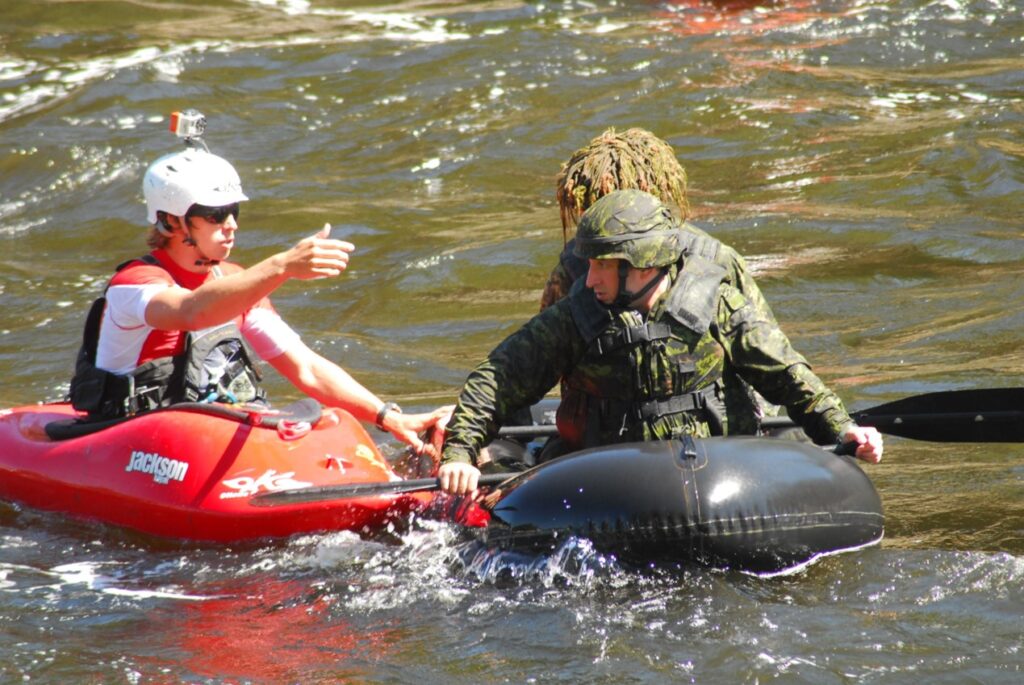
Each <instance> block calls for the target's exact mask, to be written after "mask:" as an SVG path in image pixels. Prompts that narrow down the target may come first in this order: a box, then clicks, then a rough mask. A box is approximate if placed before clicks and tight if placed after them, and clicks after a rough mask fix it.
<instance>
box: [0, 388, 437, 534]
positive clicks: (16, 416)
mask: <svg viewBox="0 0 1024 685" xmlns="http://www.w3.org/2000/svg"><path fill="white" fill-rule="evenodd" d="M393 480H398V477H397V476H396V475H395V473H394V472H393V471H392V469H391V467H390V465H389V464H388V463H387V461H386V460H385V459H384V457H383V456H382V455H381V454H380V452H379V450H378V449H377V447H376V445H375V444H374V443H373V441H372V440H371V439H370V436H369V435H368V434H367V433H366V431H365V430H364V429H363V427H362V425H361V424H360V423H359V422H358V421H357V420H356V419H355V418H353V417H352V416H351V415H350V414H348V413H347V412H345V411H343V410H340V409H323V410H321V408H320V406H319V405H318V404H317V403H315V402H313V401H311V400H310V401H304V402H300V403H297V404H296V405H293V406H292V407H288V408H286V409H285V410H283V411H280V412H278V411H273V410H268V409H263V408H249V407H245V408H238V407H235V406H228V405H219V404H185V405H176V406H174V407H172V408H168V409H161V410H157V411H153V412H150V413H147V414H142V415H140V416H136V417H133V418H130V419H122V420H117V421H112V422H108V423H107V424H89V423H83V422H82V421H81V420H80V415H79V414H77V413H76V412H75V410H74V409H72V408H71V406H70V405H68V404H41V405H32V406H26V407H17V408H14V409H6V410H0V499H5V500H11V501H15V502H19V503H23V504H25V505H28V506H30V507H34V508H37V509H45V510H51V511H59V512H64V513H67V514H70V515H72V516H76V517H82V518H86V519H92V520H97V521H101V522H103V523H107V524H112V525H116V526H123V527H126V528H131V529H134V530H137V531H141V532H143V533H147V534H151V535H155V536H161V537H167V538H178V539H184V540H197V541H219V542H231V541H239V540H250V539H257V538H266V537H284V536H289V535H294V534H296V533H307V532H319V531H334V530H350V531H355V532H360V533H372V532H373V531H376V530H379V529H381V528H383V527H385V526H387V524H388V523H389V522H391V521H393V520H394V519H396V518H401V517H405V516H407V515H409V514H410V513H412V512H416V511H420V510H422V509H423V507H424V506H425V505H426V504H427V502H429V500H430V498H431V495H430V494H427V493H417V494H398V495H374V496H370V497H363V498H357V499H344V500H338V501H327V502H316V503H308V504H298V505H288V506H280V507H273V508H268V507H257V506H253V505H252V504H250V498H251V497H252V496H253V495H256V494H258V493H266V492H275V491H279V490H286V489H292V488H307V487H324V486H336V485H344V484H348V483H372V482H387V481H393Z"/></svg>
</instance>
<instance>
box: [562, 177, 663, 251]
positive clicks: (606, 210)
mask: <svg viewBox="0 0 1024 685" xmlns="http://www.w3.org/2000/svg"><path fill="white" fill-rule="evenodd" d="M575 253H576V256H578V257H582V258H584V259H624V260H626V261H627V262H629V264H630V265H631V266H633V267H634V268H637V269H650V268H653V267H660V266H667V265H669V264H672V263H674V262H676V261H677V260H678V259H679V257H680V256H681V254H682V247H681V244H680V234H679V229H678V227H677V224H676V221H675V218H674V217H673V216H672V212H671V211H669V209H668V207H666V206H665V205H663V204H662V203H661V201H660V200H659V199H658V198H656V197H654V196H653V195H651V194H649V193H645V192H643V191H640V190H617V191H615V192H613V193H609V194H608V195H605V196H604V197H602V198H601V199H600V200H598V201H597V202H595V203H594V204H593V205H591V207H590V209H588V210H587V211H586V212H584V213H583V216H582V217H580V224H579V227H578V229H577V232H576V249H575Z"/></svg>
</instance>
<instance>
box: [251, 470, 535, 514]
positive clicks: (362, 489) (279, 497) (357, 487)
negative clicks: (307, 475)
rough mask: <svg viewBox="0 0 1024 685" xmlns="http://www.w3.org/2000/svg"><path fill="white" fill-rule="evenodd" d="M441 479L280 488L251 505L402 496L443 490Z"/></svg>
mask: <svg viewBox="0 0 1024 685" xmlns="http://www.w3.org/2000/svg"><path fill="white" fill-rule="evenodd" d="M514 475H515V474H514V473H485V474H482V475H481V476H480V480H479V481H478V485H480V486H481V487H482V486H484V485H498V484H499V483H504V482H505V481H506V480H508V479H509V478H511V477H512V476H514ZM440 488H441V481H440V479H438V478H413V479H410V480H386V481H381V482H379V483H352V484H349V485H325V486H324V487H320V488H300V489H295V490H278V491H277V492H261V493H259V494H258V495H254V496H253V497H251V498H250V499H249V503H250V504H254V505H256V506H259V507H269V506H280V505H284V504H307V503H309V502H325V501H328V500H337V499H348V498H356V497H374V496H376V495H398V494H401V493H405V492H421V491H424V490H439V489H440Z"/></svg>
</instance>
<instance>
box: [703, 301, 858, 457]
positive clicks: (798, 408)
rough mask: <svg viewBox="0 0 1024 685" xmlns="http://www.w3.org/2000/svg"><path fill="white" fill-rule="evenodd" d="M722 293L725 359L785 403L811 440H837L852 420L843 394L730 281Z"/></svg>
mask: <svg viewBox="0 0 1024 685" xmlns="http://www.w3.org/2000/svg"><path fill="white" fill-rule="evenodd" d="M720 295H721V297H720V299H719V308H718V316H717V322H716V328H717V334H716V335H717V337H718V338H719V341H720V342H721V343H722V346H723V347H724V348H725V353H726V358H727V363H731V364H732V365H733V366H734V367H735V369H736V370H737V372H738V373H739V374H740V376H742V377H743V378H744V379H745V380H746V381H747V382H748V383H750V384H751V385H752V386H754V388H755V389H756V390H757V391H758V392H760V393H761V394H762V395H764V396H765V398H767V399H768V401H769V402H772V403H774V404H780V405H783V406H784V407H786V411H787V413H788V414H789V417H790V418H791V419H793V421H795V422H796V423H797V425H799V426H801V427H802V428H803V429H804V430H805V431H806V432H807V434H808V435H809V436H810V437H811V439H812V440H814V441H815V442H817V443H819V444H823V445H824V444H828V443H834V442H836V441H838V440H839V438H840V437H841V436H842V435H843V433H845V432H846V430H847V429H848V428H849V427H850V426H852V425H853V420H852V419H851V418H850V415H849V414H848V413H847V412H846V409H845V408H844V407H843V403H842V401H841V400H840V399H839V397H838V396H837V395H836V394H835V393H834V392H832V391H831V390H829V389H828V388H827V387H826V386H825V384H824V383H823V382H822V381H821V379H820V378H818V376H817V375H815V373H814V372H813V371H812V370H811V366H810V364H808V363H807V360H806V359H804V357H803V355H801V354H800V353H799V352H797V351H796V350H794V349H793V346H792V345H791V344H790V342H789V338H787V337H786V334H785V333H783V332H782V330H781V329H780V328H779V326H778V324H777V323H776V322H775V321H774V320H771V319H768V318H767V317H766V316H765V314H764V312H763V310H761V309H760V308H759V307H757V306H755V305H754V304H753V303H752V302H751V301H750V300H749V299H748V298H747V297H745V296H744V295H743V294H742V293H741V292H739V290H738V289H736V288H733V287H732V286H729V285H725V284H723V285H722V287H721V290H720Z"/></svg>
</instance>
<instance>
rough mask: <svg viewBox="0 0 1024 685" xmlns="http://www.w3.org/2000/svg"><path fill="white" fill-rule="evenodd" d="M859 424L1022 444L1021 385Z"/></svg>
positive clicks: (951, 394)
mask: <svg viewBox="0 0 1024 685" xmlns="http://www.w3.org/2000/svg"><path fill="white" fill-rule="evenodd" d="M851 416H852V417H853V419H854V421H856V422H857V423H858V424H859V425H861V426H873V427H875V428H876V429H878V431H879V432H881V433H886V434H887V435H898V436H901V437H905V438H913V439H915V440H929V441H932V442H1024V388H993V389H982V390H945V391H939V392H932V393H925V394H922V395H912V396H910V397H907V398H904V399H901V400H896V401H893V402H888V403H886V404H881V405H879V406H877V407H870V408H868V409H863V410H861V411H855V412H853V413H852V414H851ZM796 425H797V424H796V423H795V422H794V421H793V420H792V419H790V418H789V417H787V416H767V417H765V418H763V419H762V420H761V426H762V428H765V429H767V430H775V429H783V428H794V427H796ZM557 434H558V429H557V428H556V427H555V426H554V425H552V424H542V425H539V426H504V427H502V428H501V429H500V430H499V431H498V437H501V438H514V439H531V438H543V437H552V436H555V435H557Z"/></svg>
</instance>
